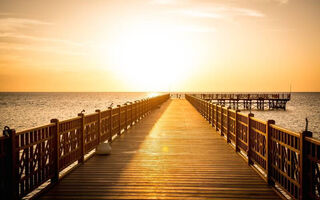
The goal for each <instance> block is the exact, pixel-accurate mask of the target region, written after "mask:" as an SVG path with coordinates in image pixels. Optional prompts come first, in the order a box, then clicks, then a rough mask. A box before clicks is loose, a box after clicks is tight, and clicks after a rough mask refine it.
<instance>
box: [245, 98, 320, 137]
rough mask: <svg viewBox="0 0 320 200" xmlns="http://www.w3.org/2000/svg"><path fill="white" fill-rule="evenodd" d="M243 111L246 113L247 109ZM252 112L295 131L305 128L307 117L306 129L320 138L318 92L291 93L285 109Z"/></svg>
mask: <svg viewBox="0 0 320 200" xmlns="http://www.w3.org/2000/svg"><path fill="white" fill-rule="evenodd" d="M244 112H246V113H248V112H247V111H244ZM252 113H253V114H254V117H256V118H258V119H262V120H268V119H273V120H275V122H276V125H279V126H281V127H283V128H286V129H289V130H292V131H295V132H302V131H303V130H305V127H306V118H307V119H308V121H309V123H308V130H309V131H312V132H313V137H316V138H320V137H319V134H320V92H312V93H304V92H301V93H292V94H291V100H290V101H289V102H288V103H287V109H286V111H283V110H271V111H255V110H254V111H252Z"/></svg>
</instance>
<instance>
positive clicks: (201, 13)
mask: <svg viewBox="0 0 320 200" xmlns="http://www.w3.org/2000/svg"><path fill="white" fill-rule="evenodd" d="M172 13H176V14H179V15H185V16H190V17H199V18H214V19H220V18H223V16H222V15H220V14H218V13H216V12H208V11H207V12H206V11H200V10H186V9H184V10H183V9H180V10H175V11H172Z"/></svg>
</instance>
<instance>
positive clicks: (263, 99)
mask: <svg viewBox="0 0 320 200" xmlns="http://www.w3.org/2000/svg"><path fill="white" fill-rule="evenodd" d="M192 96H195V97H199V98H201V99H204V100H207V101H210V102H212V103H216V104H218V105H222V106H226V107H230V108H232V109H239V110H286V105H287V102H288V101H290V99H291V93H205V94H200V93H197V94H192Z"/></svg>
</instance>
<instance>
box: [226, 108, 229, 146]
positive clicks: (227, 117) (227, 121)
mask: <svg viewBox="0 0 320 200" xmlns="http://www.w3.org/2000/svg"><path fill="white" fill-rule="evenodd" d="M229 123H230V122H229V107H228V108H227V124H226V126H227V143H230V134H229V131H230V130H229Z"/></svg>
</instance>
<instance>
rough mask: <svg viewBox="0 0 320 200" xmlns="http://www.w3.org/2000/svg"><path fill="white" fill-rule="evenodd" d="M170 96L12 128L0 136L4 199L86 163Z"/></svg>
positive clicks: (1, 193) (1, 194) (0, 191)
mask: <svg viewBox="0 0 320 200" xmlns="http://www.w3.org/2000/svg"><path fill="white" fill-rule="evenodd" d="M169 97H170V95H169V94H164V95H160V96H156V97H152V98H148V99H144V100H142V101H135V102H134V103H131V104H130V105H129V104H125V105H123V106H118V108H108V110H105V111H100V110H96V112H95V113H92V114H88V115H85V114H83V113H79V114H78V117H75V118H72V119H67V120H63V121H59V120H58V119H52V120H51V122H50V124H47V125H44V126H40V127H36V128H33V129H28V130H24V131H21V132H18V133H16V132H15V130H14V129H11V130H10V132H11V135H10V136H9V137H8V136H1V137H0V161H1V165H0V175H1V182H0V183H1V185H0V186H1V187H0V197H1V199H20V198H23V197H24V196H26V195H28V194H29V193H31V192H32V191H34V190H35V189H36V188H37V187H39V186H41V185H42V184H43V183H45V182H47V181H50V185H53V184H56V183H57V182H58V180H59V174H60V173H61V171H62V170H64V169H66V168H67V167H69V166H71V165H73V164H74V163H76V162H78V164H80V163H83V162H84V161H85V156H86V155H88V153H90V151H91V150H93V149H94V148H95V147H97V145H98V144H100V143H102V142H104V141H105V140H107V141H108V142H112V140H113V139H114V138H115V137H116V135H117V134H121V133H122V131H126V130H127V129H128V126H129V128H130V127H132V125H133V123H137V122H138V121H140V119H142V118H143V117H144V116H146V115H147V114H148V113H149V112H151V111H152V110H153V109H154V108H156V107H157V106H158V105H160V104H162V103H163V102H165V101H166V100H168V99H169ZM151 102H152V105H151ZM129 107H130V108H129ZM128 109H129V110H130V112H131V113H130V112H129V111H128ZM113 111H117V114H116V113H114V112H113ZM102 113H103V115H104V117H102ZM129 113H130V114H129ZM129 115H130V117H129ZM128 118H130V121H128ZM115 123H117V124H115ZM114 131H117V132H114ZM102 133H103V136H102V135H101V134H102ZM106 136H107V137H106ZM2 181H5V182H2ZM8 183H9V184H8ZM50 185H49V186H50ZM49 186H47V187H49Z"/></svg>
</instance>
